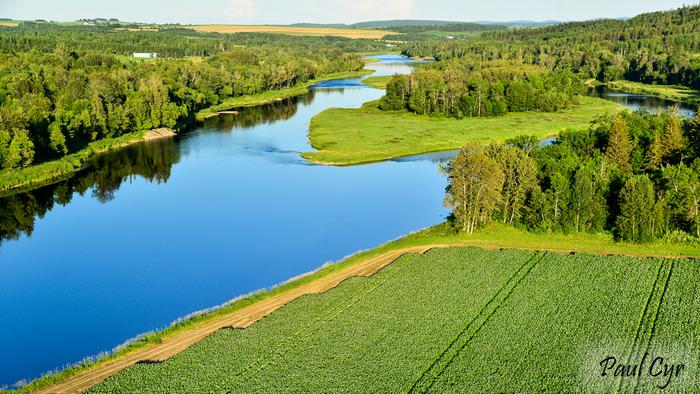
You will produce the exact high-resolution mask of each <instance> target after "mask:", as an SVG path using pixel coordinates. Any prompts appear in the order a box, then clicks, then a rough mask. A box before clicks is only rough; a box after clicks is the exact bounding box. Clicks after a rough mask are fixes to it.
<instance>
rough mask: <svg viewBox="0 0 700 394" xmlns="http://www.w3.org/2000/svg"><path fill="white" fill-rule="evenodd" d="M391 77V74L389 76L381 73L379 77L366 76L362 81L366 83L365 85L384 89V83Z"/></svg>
mask: <svg viewBox="0 0 700 394" xmlns="http://www.w3.org/2000/svg"><path fill="white" fill-rule="evenodd" d="M391 78H393V76H391V75H382V76H379V77H367V78H365V79H363V80H362V83H363V84H365V85H367V86H371V87H373V88H377V89H386V85H387V84H388V83H389V81H391Z"/></svg>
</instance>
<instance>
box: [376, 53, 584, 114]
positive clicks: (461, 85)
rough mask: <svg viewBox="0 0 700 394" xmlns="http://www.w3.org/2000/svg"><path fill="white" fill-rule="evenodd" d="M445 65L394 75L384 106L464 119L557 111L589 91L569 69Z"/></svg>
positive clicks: (390, 108) (387, 90) (382, 102)
mask: <svg viewBox="0 0 700 394" xmlns="http://www.w3.org/2000/svg"><path fill="white" fill-rule="evenodd" d="M441 67H442V68H443V69H442V70H435V69H433V70H420V71H416V72H414V73H413V74H410V75H401V76H395V77H394V78H392V79H391V80H390V81H389V83H388V84H387V88H386V95H385V96H384V97H383V98H382V100H381V102H380V108H381V109H384V110H401V109H406V110H408V111H411V112H415V113H419V114H423V115H438V116H447V117H455V118H458V119H461V118H464V117H479V116H502V115H505V114H506V113H508V112H525V111H542V112H554V111H558V110H560V109H564V108H567V107H569V106H571V105H572V104H574V103H575V102H576V100H577V95H578V94H580V93H582V92H583V90H584V84H583V82H582V81H581V80H580V79H579V77H577V76H576V75H574V74H573V73H572V72H569V71H556V72H547V71H545V70H542V69H540V68H538V67H524V66H523V65H515V66H510V65H508V66H492V67H486V68H483V69H479V70H478V71H473V70H471V71H470V70H464V69H461V68H459V67H447V68H445V67H444V66H441Z"/></svg>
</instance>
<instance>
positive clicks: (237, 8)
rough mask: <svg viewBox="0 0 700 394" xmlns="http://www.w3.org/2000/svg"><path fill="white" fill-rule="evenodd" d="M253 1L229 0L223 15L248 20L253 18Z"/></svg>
mask: <svg viewBox="0 0 700 394" xmlns="http://www.w3.org/2000/svg"><path fill="white" fill-rule="evenodd" d="M255 14H256V12H255V3H254V2H253V0H230V2H229V6H228V8H226V12H225V15H226V17H227V18H232V19H237V20H249V19H253V18H255Z"/></svg>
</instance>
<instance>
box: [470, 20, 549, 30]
mask: <svg viewBox="0 0 700 394" xmlns="http://www.w3.org/2000/svg"><path fill="white" fill-rule="evenodd" d="M474 23H478V24H481V25H501V26H507V27H510V28H516V27H545V26H552V25H558V24H560V23H562V22H561V21H555V20H546V21H529V20H516V21H505V22H495V21H475V22H474Z"/></svg>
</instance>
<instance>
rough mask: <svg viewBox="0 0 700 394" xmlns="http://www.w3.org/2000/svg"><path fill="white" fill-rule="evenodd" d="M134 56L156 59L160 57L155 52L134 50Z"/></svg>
mask: <svg viewBox="0 0 700 394" xmlns="http://www.w3.org/2000/svg"><path fill="white" fill-rule="evenodd" d="M133 56H134V57H135V58H141V59H155V58H157V57H158V54H157V53H154V52H134V54H133Z"/></svg>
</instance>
